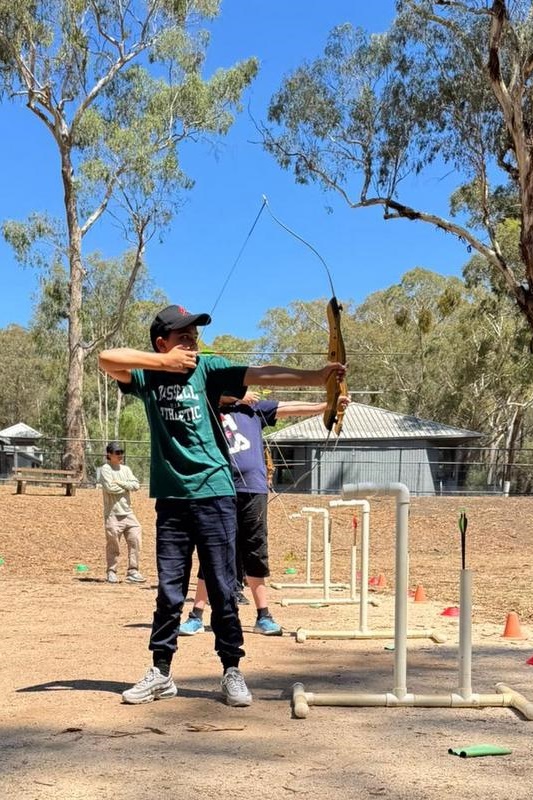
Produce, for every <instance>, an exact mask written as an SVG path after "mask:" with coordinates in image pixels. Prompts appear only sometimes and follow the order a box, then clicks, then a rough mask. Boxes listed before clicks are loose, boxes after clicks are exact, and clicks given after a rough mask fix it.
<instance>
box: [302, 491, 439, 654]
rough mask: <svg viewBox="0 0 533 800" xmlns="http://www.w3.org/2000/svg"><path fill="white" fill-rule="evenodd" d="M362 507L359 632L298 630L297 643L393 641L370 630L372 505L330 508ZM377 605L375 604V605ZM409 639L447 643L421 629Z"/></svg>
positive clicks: (336, 502)
mask: <svg viewBox="0 0 533 800" xmlns="http://www.w3.org/2000/svg"><path fill="white" fill-rule="evenodd" d="M355 505H359V506H362V516H363V524H362V537H361V606H360V609H359V628H358V629H357V630H340V631H328V630H307V629H305V628H298V629H297V631H296V641H297V642H298V643H300V644H301V643H303V642H305V641H307V639H392V638H393V636H394V632H393V631H392V630H381V631H379V630H378V631H372V630H369V629H368V620H367V603H368V602H370V603H372V601H371V600H370V601H368V571H369V560H370V556H369V551H370V522H369V520H370V503H369V501H368V500H353V499H352V500H331V501H330V506H331V507H333V508H335V507H339V506H355ZM374 605H375V603H374ZM407 638H408V639H432V640H433V641H434V642H437V643H439V644H442V643H443V642H444V641H446V639H445V637H443V636H441V635H439V634H438V633H435V631H433V630H427V629H420V630H413V631H407Z"/></svg>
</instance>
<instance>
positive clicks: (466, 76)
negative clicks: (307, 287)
mask: <svg viewBox="0 0 533 800" xmlns="http://www.w3.org/2000/svg"><path fill="white" fill-rule="evenodd" d="M532 90H533V11H532V6H531V2H530V1H529V0H512V1H511V0H509V2H507V1H506V0H434V1H432V0H397V15H396V18H395V19H394V21H393V23H392V25H391V27H390V29H389V30H388V31H387V32H385V33H383V34H373V35H368V34H366V33H365V32H363V31H362V30H360V29H354V28H353V27H352V26H351V25H349V24H344V25H340V26H339V27H337V28H336V29H334V30H333V31H332V32H331V34H330V37H329V40H328V42H327V45H326V47H325V51H324V54H323V55H322V56H321V57H319V58H317V59H316V60H315V61H312V62H310V63H306V64H303V65H301V66H300V67H298V68H297V69H296V70H295V71H294V72H293V73H292V74H291V75H289V76H288V77H287V78H285V80H284V81H283V84H282V86H281V88H280V89H279V91H278V92H277V93H276V94H275V96H274V97H273V98H272V100H271V103H270V107H269V113H268V120H269V121H268V123H267V124H265V125H264V126H263V133H264V142H265V146H266V148H267V149H268V150H269V151H270V152H271V153H272V154H273V155H274V156H275V158H276V159H277V160H278V162H279V163H280V164H281V165H282V166H283V167H285V168H290V169H292V170H293V171H294V175H295V178H296V180H297V181H298V182H301V183H308V182H311V181H315V182H317V183H319V184H321V185H322V186H323V187H325V188H326V189H327V190H331V191H333V192H336V193H337V194H338V195H340V197H341V198H343V200H344V201H345V202H346V203H347V204H348V205H349V207H350V208H353V209H357V208H360V207H364V206H377V207H381V208H382V209H383V214H384V217H385V219H387V220H391V219H405V220H411V221H420V222H423V223H425V224H429V225H432V226H435V227H437V228H439V229H441V230H442V231H445V232H448V233H451V234H453V235H455V236H457V237H459V238H460V239H461V240H463V241H464V242H465V243H466V244H467V245H468V247H469V248H471V249H472V250H473V251H476V252H477V253H479V254H480V255H481V256H483V257H484V258H485V259H486V260H487V261H488V262H489V263H490V264H492V265H493V267H494V269H495V270H496V271H497V272H498V273H499V275H500V276H501V280H502V282H503V284H504V286H505V289H506V291H507V292H508V293H509V294H510V296H511V297H512V298H513V300H514V301H515V303H516V304H517V305H518V307H519V309H520V311H521V312H522V314H523V315H524V317H525V319H526V320H527V323H528V325H529V327H530V328H533V143H532V138H531V130H532V129H533V105H532V104H531V92H532ZM436 163H437V164H439V165H442V164H443V163H444V164H445V165H447V168H448V170H450V169H451V170H455V171H456V175H457V182H458V186H457V191H456V192H455V195H454V202H453V203H452V209H451V211H452V217H451V219H447V218H444V217H442V216H440V215H438V214H436V213H435V212H434V211H433V210H432V209H431V208H430V207H427V208H426V207H420V206H418V205H417V204H416V202H415V203H414V204H413V202H412V201H411V198H410V197H407V196H406V191H407V190H406V189H405V188H404V187H405V179H406V177H407V176H411V177H412V176H416V175H418V174H419V173H422V172H423V171H424V170H425V169H427V168H428V167H430V166H431V165H434V164H436ZM465 201H466V203H467V204H468V205H469V206H470V208H472V207H475V208H476V213H475V214H470V215H469V216H468V218H466V219H465V215H464V214H463V213H461V212H462V211H463V210H464V208H463V206H464V203H465ZM454 214H455V215H456V216H455V217H454ZM506 217H510V218H515V219H517V220H518V223H519V229H520V230H519V256H520V258H519V263H518V264H515V263H512V262H510V261H509V260H508V259H507V258H506V256H505V253H504V250H503V248H502V245H501V241H500V238H499V235H498V224H499V223H500V222H501V221H502V219H503V218H506Z"/></svg>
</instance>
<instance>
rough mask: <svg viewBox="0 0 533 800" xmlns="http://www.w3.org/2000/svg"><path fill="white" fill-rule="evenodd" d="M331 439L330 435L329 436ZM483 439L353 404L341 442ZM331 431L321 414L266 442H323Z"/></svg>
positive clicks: (270, 437) (287, 429)
mask: <svg viewBox="0 0 533 800" xmlns="http://www.w3.org/2000/svg"><path fill="white" fill-rule="evenodd" d="M330 435H331V434H330ZM480 436H483V434H482V433H478V432H477V431H468V430H465V429H464V428H454V427H453V426H451V425H443V424H442V423H440V422H431V421H430V420H427V419H420V418H419V417H411V416H409V415H406V414H397V413H396V412H395V411H387V409H386V408H376V407H375V406H366V405H363V404H362V403H350V405H349V406H348V408H347V409H346V411H345V414H344V423H343V426H342V431H341V434H340V436H339V439H340V440H354V439H355V440H358V441H360V440H379V439H472V438H478V437H480ZM327 437H328V431H327V430H326V428H325V426H324V423H323V421H322V414H320V415H318V416H316V417H308V418H307V419H304V420H302V421H301V422H297V423H295V424H294V425H288V426H287V427H286V428H282V429H281V430H279V431H276V432H275V433H270V434H268V436H267V437H266V438H267V439H270V440H274V441H276V442H282V441H293V440H302V441H303V440H308V441H315V442H316V441H323V440H325V439H327Z"/></svg>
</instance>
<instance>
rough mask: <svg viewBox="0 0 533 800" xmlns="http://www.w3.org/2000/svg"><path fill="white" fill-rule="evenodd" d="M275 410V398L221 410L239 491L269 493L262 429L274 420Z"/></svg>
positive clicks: (274, 421) (237, 404)
mask: <svg viewBox="0 0 533 800" xmlns="http://www.w3.org/2000/svg"><path fill="white" fill-rule="evenodd" d="M277 411H278V401H277V400H260V401H259V402H258V403H254V404H253V405H252V406H248V405H246V404H245V403H234V404H233V405H231V406H224V411H223V412H221V420H222V427H223V428H224V431H225V434H226V438H227V440H228V446H229V451H230V455H231V463H232V467H233V480H234V482H235V488H236V490H237V491H238V492H249V493H250V494H268V482H267V472H266V465H265V457H264V453H263V437H262V431H263V428H266V427H268V426H269V425H275V424H276V414H277Z"/></svg>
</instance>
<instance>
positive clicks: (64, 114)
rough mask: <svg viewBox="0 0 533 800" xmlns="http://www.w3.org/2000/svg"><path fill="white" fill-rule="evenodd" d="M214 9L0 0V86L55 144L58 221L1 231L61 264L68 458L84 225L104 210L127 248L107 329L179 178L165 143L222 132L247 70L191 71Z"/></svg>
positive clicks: (166, 216) (76, 435)
mask: <svg viewBox="0 0 533 800" xmlns="http://www.w3.org/2000/svg"><path fill="white" fill-rule="evenodd" d="M218 11H219V0H131V2H116V1H115V0H17V2H16V3H13V2H11V0H0V92H1V97H2V98H3V99H6V98H11V99H13V100H14V101H16V102H20V103H22V104H24V105H25V107H26V108H27V110H28V112H29V113H31V114H33V115H34V116H35V118H36V119H38V120H39V121H40V122H41V123H42V125H43V126H44V129H45V130H46V131H47V132H48V133H49V134H50V136H51V137H52V141H53V143H54V145H55V147H56V149H57V154H58V157H59V158H58V181H60V185H61V187H62V191H63V197H64V215H63V219H62V226H61V227H59V228H58V227H57V226H56V225H54V226H52V229H51V228H50V225H49V221H48V220H46V218H44V219H43V218H42V217H40V216H39V215H36V216H34V217H33V218H32V219H31V220H30V221H29V223H28V224H23V223H15V222H11V223H7V224H6V225H4V234H5V236H6V237H7V239H8V240H9V241H10V242H11V243H12V244H13V246H14V248H15V252H16V255H17V257H18V258H19V259H20V260H21V261H23V262H27V261H28V260H30V259H31V255H30V253H31V251H32V249H33V245H35V243H36V242H38V241H40V240H41V239H42V238H43V237H45V238H46V237H49V236H52V237H53V238H54V239H55V241H54V243H53V245H54V248H55V252H56V256H57V257H59V258H60V259H61V261H62V262H63V263H66V264H67V269H68V353H69V366H68V378H67V395H66V404H65V405H66V421H65V435H66V438H67V439H68V442H69V444H68V447H67V453H66V457H65V466H68V467H69V468H74V469H77V470H82V469H83V446H82V441H81V440H82V437H83V411H82V394H83V373H84V360H85V357H86V355H87V354H88V353H90V352H91V351H93V350H94V349H95V348H96V347H98V346H101V345H102V344H104V341H105V340H102V339H101V338H96V339H92V340H89V341H86V340H85V339H84V337H83V331H82V308H83V290H84V281H85V277H86V265H85V262H84V239H85V237H86V236H87V234H88V233H89V232H90V231H91V230H93V229H94V227H95V225H96V224H97V223H101V221H102V217H103V215H104V214H110V215H112V217H113V221H114V223H115V224H116V225H118V226H119V228H121V230H122V234H123V236H124V238H125V240H127V241H128V246H129V249H131V248H133V250H134V252H135V257H134V259H133V266H132V269H131V273H130V276H129V281H128V284H127V286H126V290H125V292H124V294H123V296H122V297H121V299H120V302H119V303H118V306H117V308H116V318H115V330H118V329H119V328H120V325H121V322H122V317H123V313H124V308H125V305H126V301H127V297H128V294H129V292H130V291H131V288H132V287H133V285H134V283H135V280H136V277H137V274H138V271H139V269H140V266H141V264H142V260H143V254H144V251H145V248H146V245H147V242H148V241H149V240H150V238H151V237H152V236H153V235H154V233H156V232H158V231H161V230H163V229H164V228H165V226H167V225H168V224H169V222H170V220H171V218H172V215H173V213H174V212H175V211H176V208H177V205H178V200H179V198H180V197H181V196H182V192H183V190H185V189H189V188H191V186H192V180H191V178H190V177H189V176H187V175H186V174H185V172H184V171H183V170H182V168H181V165H180V159H179V153H178V148H179V145H180V144H181V143H183V142H185V141H186V140H194V139H195V138H196V137H199V136H209V135H221V134H225V133H226V132H227V131H228V129H229V128H230V126H231V124H232V121H233V114H234V113H235V110H236V109H238V106H239V100H240V97H241V95H242V92H243V90H244V89H245V87H246V86H247V85H248V84H249V83H250V82H251V81H252V79H253V78H254V76H255V74H256V71H257V63H256V61H255V59H253V58H251V59H248V60H246V61H243V62H241V63H238V64H236V65H234V66H232V67H230V68H228V69H225V70H222V69H219V70H217V71H215V72H214V74H213V75H211V76H210V77H209V78H204V77H203V76H202V71H203V67H204V60H205V55H206V50H207V46H208V40H209V36H208V34H207V33H206V31H205V30H203V29H202V24H203V22H204V21H209V20H212V19H213V18H214V17H216V15H217V14H218ZM111 334H112V331H108V335H111Z"/></svg>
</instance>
